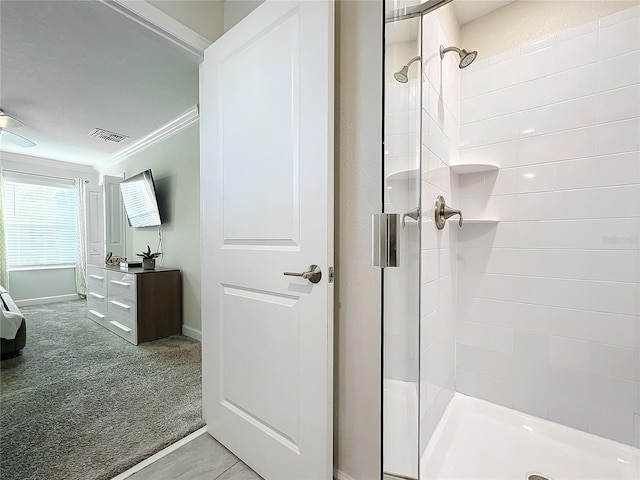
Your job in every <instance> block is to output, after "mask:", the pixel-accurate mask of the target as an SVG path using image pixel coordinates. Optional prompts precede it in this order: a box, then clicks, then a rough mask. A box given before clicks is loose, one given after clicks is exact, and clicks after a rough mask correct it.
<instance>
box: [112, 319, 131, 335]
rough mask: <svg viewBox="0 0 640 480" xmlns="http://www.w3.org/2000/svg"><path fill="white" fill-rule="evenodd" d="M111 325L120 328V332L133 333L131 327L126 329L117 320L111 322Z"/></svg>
mask: <svg viewBox="0 0 640 480" xmlns="http://www.w3.org/2000/svg"><path fill="white" fill-rule="evenodd" d="M109 323H110V324H111V325H113V326H114V327H118V328H119V329H120V330H124V331H125V332H127V333H128V332H130V331H131V329H130V328H129V327H125V326H124V325H122V324H121V323H118V322H116V321H115V320H111V321H110V322H109Z"/></svg>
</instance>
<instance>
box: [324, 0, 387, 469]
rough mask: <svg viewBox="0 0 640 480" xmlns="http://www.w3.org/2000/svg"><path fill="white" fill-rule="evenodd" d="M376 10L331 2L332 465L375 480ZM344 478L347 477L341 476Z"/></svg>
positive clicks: (374, 5) (346, 0) (371, 4)
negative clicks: (373, 236) (333, 146)
mask: <svg viewBox="0 0 640 480" xmlns="http://www.w3.org/2000/svg"><path fill="white" fill-rule="evenodd" d="M382 48H383V44H382V4H381V2H378V1H353V0H339V1H338V2H337V3H336V71H335V74H336V97H335V100H336V116H335V125H336V132H335V138H336V149H335V151H336V176H335V178H336V195H337V197H336V204H335V205H336V207H335V208H336V217H335V218H336V244H335V255H336V289H335V293H336V297H335V317H334V318H335V345H334V348H335V350H334V351H335V373H334V375H335V377H334V386H335V389H334V391H335V404H334V407H335V408H334V412H335V417H334V422H335V423H334V463H335V466H336V468H337V470H338V478H340V479H347V478H352V479H355V480H369V479H374V478H380V468H381V459H380V448H381V445H380V396H381V381H382V380H381V368H380V367H381V363H380V362H381V358H380V352H381V331H380V325H381V312H380V305H381V298H380V289H381V285H380V278H381V274H380V269H379V268H374V267H372V266H371V247H370V245H371V214H372V213H375V212H380V211H381V207H382V198H381V195H380V191H381V178H382V171H381V167H382V156H381V143H382ZM345 475H347V476H348V477H347V476H345Z"/></svg>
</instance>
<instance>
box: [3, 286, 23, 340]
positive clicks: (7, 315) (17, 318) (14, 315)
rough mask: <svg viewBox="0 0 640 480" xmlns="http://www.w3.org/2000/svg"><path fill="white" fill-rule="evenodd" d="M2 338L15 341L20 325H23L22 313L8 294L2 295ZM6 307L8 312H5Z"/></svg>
mask: <svg viewBox="0 0 640 480" xmlns="http://www.w3.org/2000/svg"><path fill="white" fill-rule="evenodd" d="M0 296H1V297H2V299H1V301H0V337H1V338H4V339H7V340H13V339H14V338H16V334H17V333H18V329H19V328H20V324H21V323H22V319H23V318H24V317H23V316H22V313H20V309H19V308H18V307H17V305H16V304H15V302H14V301H13V299H12V298H11V297H10V296H9V294H8V293H0ZM5 306H6V307H7V308H8V310H5Z"/></svg>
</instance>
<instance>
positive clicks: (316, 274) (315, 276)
mask: <svg viewBox="0 0 640 480" xmlns="http://www.w3.org/2000/svg"><path fill="white" fill-rule="evenodd" d="M284 275H285V276H287V277H302V278H304V279H305V280H309V281H310V282H311V283H318V282H319V281H320V280H321V279H322V270H320V267H319V266H318V265H309V270H307V271H306V272H302V273H296V272H284Z"/></svg>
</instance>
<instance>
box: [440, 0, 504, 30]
mask: <svg viewBox="0 0 640 480" xmlns="http://www.w3.org/2000/svg"><path fill="white" fill-rule="evenodd" d="M513 1H514V0H456V1H454V2H453V3H452V5H453V11H454V13H455V14H456V18H457V19H458V24H459V25H464V24H465V23H469V22H471V21H473V20H475V19H477V18H480V17H483V16H485V15H486V14H487V13H491V12H493V11H494V10H497V9H499V8H501V7H504V6H505V5H507V4H509V3H512V2H513Z"/></svg>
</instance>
